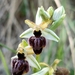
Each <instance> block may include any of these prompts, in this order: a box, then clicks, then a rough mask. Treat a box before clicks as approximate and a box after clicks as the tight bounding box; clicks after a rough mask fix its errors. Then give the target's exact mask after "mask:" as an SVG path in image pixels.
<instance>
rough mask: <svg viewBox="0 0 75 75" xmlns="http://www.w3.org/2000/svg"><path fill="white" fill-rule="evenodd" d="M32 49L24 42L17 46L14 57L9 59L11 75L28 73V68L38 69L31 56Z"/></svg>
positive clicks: (37, 64) (35, 61) (38, 66)
mask: <svg viewBox="0 0 75 75" xmlns="http://www.w3.org/2000/svg"><path fill="white" fill-rule="evenodd" d="M32 54H34V52H33V49H32V47H30V46H28V44H27V42H26V41H25V40H22V42H21V43H20V44H19V46H18V48H17V54H16V56H14V57H12V58H11V66H12V74H13V75H23V74H25V73H27V72H28V71H29V66H32V67H34V68H37V69H40V68H41V67H40V65H39V63H38V62H37V60H36V59H35V58H34V56H33V55H32Z"/></svg>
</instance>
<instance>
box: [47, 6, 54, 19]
mask: <svg viewBox="0 0 75 75" xmlns="http://www.w3.org/2000/svg"><path fill="white" fill-rule="evenodd" d="M47 12H48V14H49V15H50V18H51V17H52V15H53V12H54V9H53V7H52V6H51V7H49V8H48V9H47Z"/></svg>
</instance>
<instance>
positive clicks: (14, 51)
mask: <svg viewBox="0 0 75 75" xmlns="http://www.w3.org/2000/svg"><path fill="white" fill-rule="evenodd" d="M0 46H2V47H5V48H6V49H8V50H10V51H11V52H13V53H15V54H16V50H13V49H11V48H9V47H7V46H6V45H4V44H2V43H0Z"/></svg>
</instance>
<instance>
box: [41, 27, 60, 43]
mask: <svg viewBox="0 0 75 75" xmlns="http://www.w3.org/2000/svg"><path fill="white" fill-rule="evenodd" d="M42 35H43V36H44V37H45V38H46V39H49V40H54V41H56V42H58V41H59V37H58V36H57V35H56V34H55V33H54V32H53V31H52V30H50V29H48V28H45V29H44V30H42Z"/></svg>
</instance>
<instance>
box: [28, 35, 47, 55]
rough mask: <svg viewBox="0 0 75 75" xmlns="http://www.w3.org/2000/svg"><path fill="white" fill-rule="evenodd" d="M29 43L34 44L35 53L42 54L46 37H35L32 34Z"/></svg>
mask: <svg viewBox="0 0 75 75" xmlns="http://www.w3.org/2000/svg"><path fill="white" fill-rule="evenodd" d="M29 44H30V46H32V48H33V51H34V53H35V54H40V53H41V52H42V49H43V47H45V46H46V39H45V37H43V36H40V37H35V36H31V37H30V38H29Z"/></svg>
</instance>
